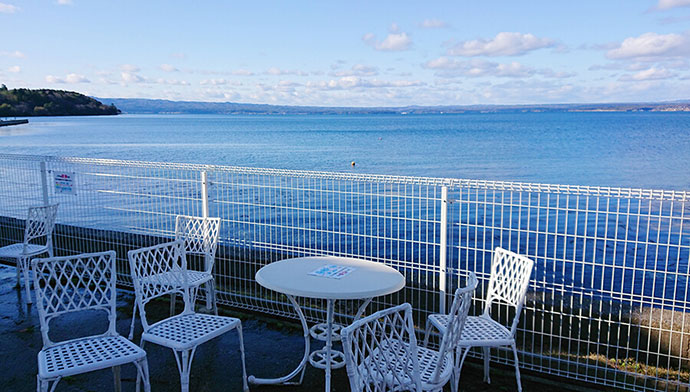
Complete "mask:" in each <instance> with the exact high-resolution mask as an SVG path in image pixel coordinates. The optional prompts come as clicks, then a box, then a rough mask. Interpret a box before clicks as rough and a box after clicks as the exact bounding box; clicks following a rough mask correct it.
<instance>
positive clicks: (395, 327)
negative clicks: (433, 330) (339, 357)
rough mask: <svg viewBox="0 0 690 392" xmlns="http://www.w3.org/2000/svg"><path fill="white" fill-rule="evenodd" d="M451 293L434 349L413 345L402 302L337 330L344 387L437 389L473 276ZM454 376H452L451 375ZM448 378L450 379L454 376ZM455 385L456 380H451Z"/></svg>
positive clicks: (444, 378) (449, 367)
mask: <svg viewBox="0 0 690 392" xmlns="http://www.w3.org/2000/svg"><path fill="white" fill-rule="evenodd" d="M473 278H474V275H472V276H471V280H469V281H468V285H467V286H466V287H463V288H461V289H458V291H457V292H456V293H457V294H458V300H457V301H454V302H453V305H452V306H451V314H452V315H454V317H452V318H451V319H450V321H449V328H447V330H446V333H445V334H444V336H443V338H442V340H441V346H440V347H439V350H438V351H436V350H432V349H429V348H426V347H418V346H417V340H416V337H415V331H414V325H413V323H412V306H411V305H410V304H407V303H406V304H402V305H399V306H395V307H392V308H388V309H385V310H381V311H379V312H376V313H374V314H372V315H370V316H367V317H365V318H362V319H360V320H357V321H355V322H354V323H352V324H351V325H350V326H348V327H346V328H343V330H342V332H341V336H342V342H343V351H344V353H345V363H346V366H347V375H348V377H349V379H350V388H351V390H352V391H353V392H355V391H406V390H409V391H441V390H442V389H443V386H444V385H445V384H446V383H447V382H448V381H449V380H450V379H451V378H452V377H453V369H454V362H453V350H454V349H455V346H456V344H457V341H458V339H459V338H460V334H461V332H462V330H463V326H464V323H465V319H466V318H467V313H468V312H469V309H470V302H471V299H472V293H473V292H474V289H475V288H476V287H477V281H476V279H474V280H472V279H473ZM457 377H458V376H455V377H454V378H455V379H457ZM455 379H454V381H455ZM451 390H452V391H456V390H457V382H453V383H452V384H451Z"/></svg>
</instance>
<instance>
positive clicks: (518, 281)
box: [484, 247, 534, 335]
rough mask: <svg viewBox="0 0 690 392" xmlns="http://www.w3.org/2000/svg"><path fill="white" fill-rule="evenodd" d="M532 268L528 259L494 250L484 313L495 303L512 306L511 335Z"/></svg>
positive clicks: (532, 264)
mask: <svg viewBox="0 0 690 392" xmlns="http://www.w3.org/2000/svg"><path fill="white" fill-rule="evenodd" d="M533 266H534V261H532V259H530V258H527V257H525V256H522V255H519V254H517V253H514V252H511V251H508V250H505V249H503V248H498V247H497V248H496V249H495V250H494V256H493V260H492V262H491V277H490V278H489V290H488V293H487V297H486V305H485V307H484V313H485V314H490V313H491V306H492V304H493V303H495V302H498V303H505V304H507V305H511V306H514V307H515V308H516V310H515V317H514V318H513V322H512V324H511V329H510V331H511V333H512V334H513V335H515V330H516V328H517V324H518V321H519V320H520V313H521V312H522V305H523V304H524V303H525V296H526V295H527V288H528V287H529V278H530V276H531V275H532V267H533Z"/></svg>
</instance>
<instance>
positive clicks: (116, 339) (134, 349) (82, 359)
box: [38, 335, 146, 378]
mask: <svg viewBox="0 0 690 392" xmlns="http://www.w3.org/2000/svg"><path fill="white" fill-rule="evenodd" d="M145 357H146V352H145V351H144V350H142V349H141V348H140V347H138V346H137V345H136V344H134V343H132V342H130V341H129V340H127V339H125V338H124V337H122V336H119V335H117V336H99V337H88V338H81V339H75V340H69V341H66V342H61V343H60V344H58V345H55V346H52V347H49V348H45V349H43V350H41V351H40V352H39V353H38V374H39V376H40V377H41V378H53V377H66V376H70V375H75V374H80V373H84V372H90V371H93V370H100V369H106V368H110V367H113V366H119V365H124V364H126V363H130V362H133V361H138V360H140V359H143V358H145Z"/></svg>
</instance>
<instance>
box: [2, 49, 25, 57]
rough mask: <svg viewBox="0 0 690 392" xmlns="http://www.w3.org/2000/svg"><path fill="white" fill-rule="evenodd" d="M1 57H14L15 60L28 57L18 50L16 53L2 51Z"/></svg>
mask: <svg viewBox="0 0 690 392" xmlns="http://www.w3.org/2000/svg"><path fill="white" fill-rule="evenodd" d="M0 57H12V58H15V59H23V58H24V57H26V55H25V54H24V53H22V52H20V51H18V50H15V51H14V52H3V51H0Z"/></svg>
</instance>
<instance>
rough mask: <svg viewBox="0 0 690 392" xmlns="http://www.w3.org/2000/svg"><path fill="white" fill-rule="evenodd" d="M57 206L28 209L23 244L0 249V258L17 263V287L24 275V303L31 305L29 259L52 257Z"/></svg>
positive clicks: (19, 285)
mask: <svg viewBox="0 0 690 392" xmlns="http://www.w3.org/2000/svg"><path fill="white" fill-rule="evenodd" d="M57 208H58V204H51V205H46V206H40V207H31V208H29V215H28V217H27V219H26V227H25V228H24V242H22V243H17V244H11V245H7V246H3V247H2V248H0V258H3V259H15V260H16V263H17V287H21V283H20V275H21V274H22V273H23V274H24V287H25V289H26V302H27V303H31V286H30V284H29V282H30V276H29V270H31V265H29V259H30V258H31V257H33V256H38V255H40V254H42V253H47V254H48V257H53V229H54V228H55V216H56V215H57Z"/></svg>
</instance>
